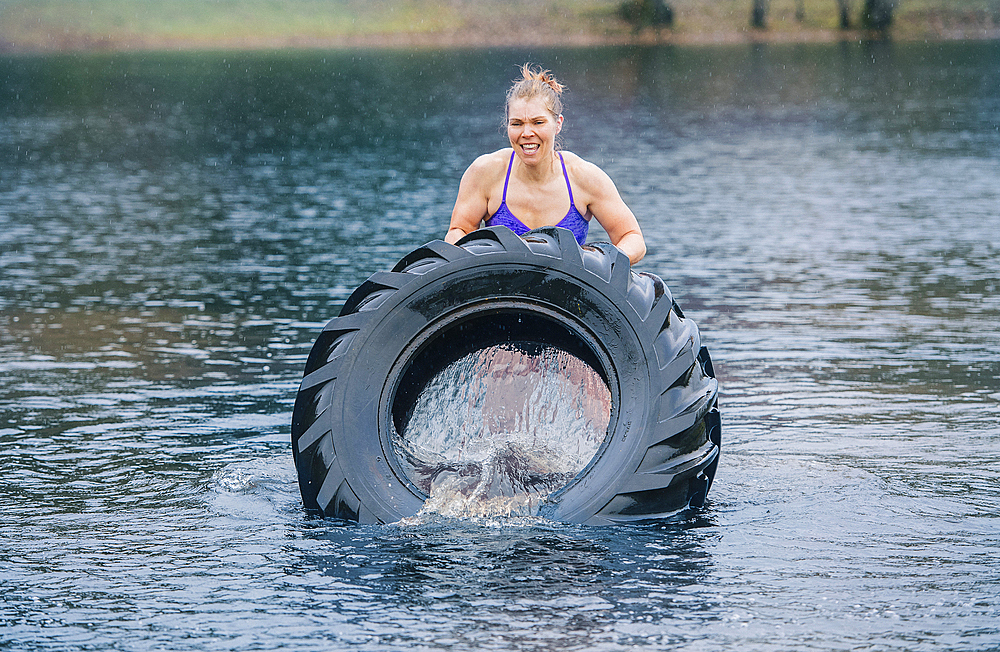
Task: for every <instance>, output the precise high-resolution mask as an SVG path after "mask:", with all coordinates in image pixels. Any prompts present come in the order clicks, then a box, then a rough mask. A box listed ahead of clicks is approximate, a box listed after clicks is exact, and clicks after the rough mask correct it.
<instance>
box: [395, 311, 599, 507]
mask: <svg viewBox="0 0 1000 652" xmlns="http://www.w3.org/2000/svg"><path fill="white" fill-rule="evenodd" d="M611 410H612V394H611V391H610V389H609V382H608V374H607V372H606V370H605V369H604V366H603V365H602V364H601V362H600V359H599V358H598V356H597V355H596V354H595V352H594V349H593V348H592V347H591V346H590V345H589V344H588V343H587V342H586V341H585V340H584V339H583V338H582V337H581V336H580V335H579V334H578V333H575V332H573V331H572V330H571V329H569V328H568V327H567V326H566V325H565V324H564V323H561V322H559V321H557V320H555V319H552V318H549V317H548V316H543V315H539V314H531V313H528V314H525V313H523V312H514V311H502V310H501V311H495V310H491V311H490V312H489V313H488V314H478V315H473V316H471V317H468V318H465V319H460V320H458V321H457V322H456V323H452V324H450V325H449V326H448V327H446V328H444V329H442V330H440V331H438V332H436V333H434V334H433V335H431V337H430V338H429V339H428V340H427V341H426V342H425V343H424V344H423V345H422V347H421V349H420V350H419V351H418V353H417V354H416V355H415V356H414V358H413V360H412V361H411V362H410V363H409V366H408V368H407V369H406V371H405V372H404V373H403V374H402V377H401V379H400V382H399V384H398V386H397V390H396V395H395V398H394V401H393V404H392V421H393V428H392V431H391V435H390V437H391V446H392V449H393V452H394V454H395V458H396V461H397V463H398V468H399V470H400V471H402V473H403V475H404V476H406V478H407V479H408V480H409V482H410V483H411V484H412V485H413V486H415V487H416V488H417V489H419V490H420V491H421V492H423V493H424V494H426V495H427V497H428V498H427V500H426V501H425V503H424V509H423V510H422V511H423V512H425V513H426V512H431V513H437V514H442V515H446V516H486V517H489V516H526V515H532V514H534V513H536V511H537V508H538V506H539V504H540V503H541V502H542V501H543V500H544V498H545V497H546V496H548V495H549V494H551V493H552V492H554V491H557V490H559V489H561V488H562V487H564V486H566V484H568V483H569V482H570V481H571V480H572V479H573V478H575V477H576V476H577V475H578V474H579V473H580V472H581V471H582V470H583V469H584V468H586V466H587V465H588V464H589V463H590V462H591V460H592V459H593V458H594V457H595V455H597V453H598V452H599V450H600V448H601V445H602V444H603V442H604V439H605V437H606V435H607V432H608V424H609V422H610V420H611Z"/></svg>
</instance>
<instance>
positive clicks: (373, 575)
mask: <svg viewBox="0 0 1000 652" xmlns="http://www.w3.org/2000/svg"><path fill="white" fill-rule="evenodd" d="M525 60H531V61H535V62H538V63H541V64H542V65H544V66H545V67H548V68H552V69H554V70H555V71H556V73H557V74H559V75H560V76H561V77H562V78H564V80H565V81H566V83H567V84H568V86H569V89H570V92H569V95H568V96H567V97H566V111H565V113H566V123H565V128H564V129H563V132H562V135H563V137H564V139H565V145H566V147H567V149H570V150H573V151H576V152H578V153H579V154H581V155H583V156H584V157H586V158H588V159H591V160H593V161H595V162H596V163H598V164H600V165H601V166H602V167H603V168H604V169H606V170H607V171H608V172H609V173H610V174H611V176H612V177H613V178H614V179H615V181H616V183H617V185H618V187H619V189H620V190H621V192H622V194H623V196H624V197H625V199H626V200H627V201H628V203H629V205H630V206H631V207H632V208H633V210H634V211H635V213H636V214H637V216H638V218H639V220H640V223H641V225H642V228H643V231H644V234H645V235H646V238H647V242H648V245H649V254H648V255H647V257H646V258H645V259H644V260H643V261H642V263H640V266H639V267H640V269H646V270H648V271H651V272H654V273H656V274H658V275H659V276H661V277H662V278H663V279H664V280H665V281H666V282H667V284H668V285H670V287H671V290H672V292H673V295H674V296H675V298H677V300H678V302H679V303H680V305H681V306H682V307H683V308H684V310H685V312H686V313H687V314H688V315H690V316H692V317H693V318H694V319H695V320H696V321H697V322H698V324H699V326H700V327H701V331H702V336H703V339H704V341H705V343H706V344H707V345H708V346H709V347H710V349H711V351H712V356H713V360H714V362H715V367H716V371H717V372H718V375H719V380H720V384H721V387H722V389H723V395H722V396H721V403H722V408H723V419H724V421H725V431H726V442H725V446H724V453H723V458H722V463H721V464H720V466H719V472H718V475H717V477H716V481H715V483H714V485H713V488H712V492H711V495H710V496H709V500H710V504H709V505H708V507H707V508H706V510H705V511H704V512H703V513H701V514H700V515H684V516H681V517H679V518H678V519H675V520H674V521H672V522H669V523H664V524H661V525H659V526H657V527H650V528H635V527H621V528H606V529H597V528H585V527H581V526H567V525H561V524H556V523H548V522H544V521H538V520H533V519H531V518H521V519H512V520H508V521H499V520H496V521H491V520H480V521H474V520H471V519H462V520H455V519H448V518H445V517H442V516H440V515H437V516H433V517H431V516H430V515H428V516H427V518H424V519H421V520H419V521H418V522H415V523H411V524H397V525H393V526H388V527H381V528H375V527H357V526H345V525H343V524H340V523H335V522H328V521H322V520H314V519H311V518H308V517H306V516H305V515H304V514H303V513H302V508H301V501H300V499H299V496H298V488H297V486H296V480H295V473H294V468H293V466H292V461H291V454H290V450H289V442H288V437H289V434H288V430H289V421H290V412H291V409H292V403H293V400H294V396H295V391H296V387H297V386H298V383H299V380H300V378H301V373H302V368H303V366H304V364H305V359H306V356H307V354H308V351H309V349H310V348H311V346H312V342H313V341H314V340H315V337H316V335H317V333H318V332H319V330H320V329H321V328H322V325H323V324H324V323H325V322H326V321H327V320H328V319H329V318H330V317H332V316H334V315H336V314H337V312H338V310H339V307H340V305H341V304H342V302H343V301H344V300H345V299H346V297H347V296H348V295H349V294H350V292H351V291H352V290H353V289H354V288H355V287H357V285H359V284H360V283H361V282H362V281H363V280H364V279H365V278H367V276H368V275H369V274H371V273H372V272H374V271H377V270H387V269H390V268H391V267H392V266H393V264H394V263H395V262H396V261H397V260H398V259H399V258H401V257H402V256H403V255H405V254H406V253H408V252H409V251H411V250H412V249H414V248H415V247H417V246H419V245H421V244H423V243H424V242H426V241H428V240H431V239H433V238H436V237H440V236H441V235H442V234H443V233H444V229H445V228H446V225H447V222H448V217H449V216H450V212H451V205H452V203H453V201H454V197H455V193H456V191H457V182H458V179H459V177H460V175H461V173H462V171H463V170H464V169H465V168H466V166H467V165H468V164H469V163H470V162H471V160H472V159H473V157H474V156H475V155H476V154H478V153H480V152H485V151H489V150H491V149H494V148H497V147H500V146H502V145H503V144H504V143H503V137H502V135H501V134H500V133H498V129H497V125H498V123H499V121H500V115H501V114H500V109H501V106H502V101H503V98H502V92H503V89H504V88H506V86H507V84H508V83H509V80H510V79H511V78H512V77H513V76H514V75H515V74H516V69H517V68H516V66H517V65H518V64H520V63H523V62H524V61H525ZM998 60H1000V50H998V45H997V44H996V43H990V42H985V43H951V44H898V43H897V44H893V43H880V44H868V43H861V44H859V43H844V44H831V45H815V46H812V45H788V46H766V45H758V46H732V47H718V48H713V47H699V48H685V47H662V48H647V49H643V48H597V49H581V50H540V51H533V52H529V51H489V52H487V51H483V52H470V51H466V52H436V51H425V52H413V53H404V52H389V53H374V52H361V51H358V52H341V53H329V52H306V53H255V54H248V53H232V52H229V53H221V54H207V53H206V54H196V55H192V54H163V55H152V54H148V55H123V54H95V55H78V56H71V57H70V56H67V57H0V280H2V282H0V447H2V450H3V455H2V456H0V478H2V479H3V481H2V482H0V559H3V564H2V565H0V593H2V595H3V599H2V601H0V647H2V648H10V649H18V650H52V649H84V648H86V649H95V650H110V649H127V650H140V649H171V650H199V651H201V650H205V649H221V650H227V649H232V650H246V649H255V648H256V649H281V648H288V647H295V648H296V649H300V650H329V649H352V650H373V651H374V650H377V651H379V652H382V651H383V650H386V649H398V650H416V649H451V650H473V649H475V650H510V649H520V650H560V649H562V650H603V651H618V650H631V649H635V648H637V647H638V648H642V647H647V648H651V649H716V648H725V649H730V648H731V649H741V650H743V649H746V650H757V651H769V650H775V651H777V650H788V649H801V648H803V647H808V648H813V649H877V650H883V651H891V650H899V651H904V650H905V651H906V652H912V651H913V650H936V649H949V650H986V649H995V648H997V647H1000V627H998V625H997V623H998V622H1000V599H998V597H997V596H1000V563H998V560H997V558H996V551H997V550H998V549H1000V534H998V533H1000V517H998V514H1000V503H998V498H997V492H996V487H997V484H998V482H1000V456H998V452H997V451H998V450H1000V445H998V444H1000V428H998V425H997V424H998V423H1000V366H998V365H1000V363H998V361H1000V339H998V338H997V326H996V325H997V323H998V322H1000V300H998V299H997V289H998V285H1000V275H998V273H997V265H996V261H997V259H998V255H1000V185H998V183H997V179H1000V129H998V125H1000V66H997V65H996V62H997V61H998ZM591 238H592V239H601V233H600V229H599V228H598V227H597V226H596V225H595V227H594V228H593V229H592V234H591Z"/></svg>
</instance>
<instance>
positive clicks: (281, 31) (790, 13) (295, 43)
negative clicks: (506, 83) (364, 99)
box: [0, 0, 1000, 52]
mask: <svg viewBox="0 0 1000 652" xmlns="http://www.w3.org/2000/svg"><path fill="white" fill-rule="evenodd" d="M619 1H620V0H478V1H477V0H395V1H393V0H0V50H7V51H14V52H30V51H60V50H93V49H110V50H118V49H196V48H208V49H217V48H285V47H349V46H387V47H393V46H396V47H420V46H434V47H438V46H463V47H468V46H472V47H475V46H498V45H546V44H553V45H557V44H564V45H572V44H578V45H585V44H597V43H627V42H655V41H673V42H681V43H684V42H688V43H711V42H734V41H741V40H772V41H817V40H835V39H842V38H858V37H859V36H861V34H860V33H859V32H855V31H847V32H844V31H842V30H840V29H839V27H838V14H837V3H836V1H835V0H770V2H769V10H768V20H767V28H766V29H764V30H751V29H750V28H749V26H748V25H749V16H750V4H751V0H669V2H670V4H671V6H672V7H673V9H674V25H673V26H672V27H671V28H669V29H664V30H659V31H655V30H651V29H646V30H642V31H640V32H638V33H636V32H635V31H634V30H633V29H632V27H631V26H630V25H629V24H627V23H625V22H624V21H622V20H621V19H619V18H618V15H617V11H616V9H617V7H618V4H619ZM861 4H862V0H851V5H852V8H851V11H852V20H854V21H855V24H856V23H857V22H858V18H859V16H860V12H861ZM797 10H798V11H797ZM797 14H800V15H802V18H801V19H800V18H799V17H797ZM891 35H892V37H893V38H896V39H900V40H913V39H951V38H998V37H1000V0H901V2H900V4H899V7H898V9H897V10H896V14H895V23H894V25H893V27H892V29H891Z"/></svg>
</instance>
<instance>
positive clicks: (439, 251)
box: [292, 227, 721, 524]
mask: <svg viewBox="0 0 1000 652" xmlns="http://www.w3.org/2000/svg"><path fill="white" fill-rule="evenodd" d="M524 341H528V342H536V343H538V344H539V345H545V346H550V347H555V348H556V349H558V350H560V351H564V352H567V353H568V354H570V355H572V356H574V357H575V358H578V359H579V360H581V361H583V362H584V363H586V364H587V365H588V366H589V367H591V368H593V369H594V370H595V371H596V372H597V374H599V375H600V378H601V379H602V380H603V382H604V383H605V384H606V385H607V388H608V390H609V393H610V404H611V406H610V417H609V421H608V425H607V433H606V436H605V437H604V440H603V442H602V443H600V446H599V448H597V452H596V453H595V454H594V455H593V457H592V459H590V461H589V462H588V463H586V465H585V466H584V467H583V468H582V470H580V471H579V472H578V473H576V474H575V476H573V477H572V478H571V479H569V480H568V481H567V482H566V483H565V484H562V485H561V486H560V487H558V488H556V489H555V490H553V491H552V492H551V493H548V494H547V495H546V496H545V497H544V499H543V500H542V501H541V502H540V504H539V506H538V510H537V513H538V514H539V515H540V516H543V517H546V518H549V519H552V520H558V521H565V522H577V523H586V524H611V523H623V522H634V521H645V520H651V519H658V518H663V517H666V516H670V515H672V514H675V513H677V512H678V511H681V510H683V509H685V508H688V507H700V506H701V505H702V504H703V503H704V501H705V497H706V494H707V493H708V490H709V488H710V486H711V484H712V480H713V477H714V475H715V470H716V467H717V464H718V459H719V450H720V445H721V423H720V417H719V410H718V405H717V394H718V383H717V382H716V380H715V377H714V376H715V374H714V371H713V368H712V362H711V359H710V357H709V354H708V351H707V350H706V349H705V348H703V347H702V346H701V338H700V335H699V331H698V328H697V326H696V325H695V324H694V322H693V321H691V320H690V319H686V318H685V317H684V315H683V313H682V312H681V310H680V308H679V307H678V306H677V304H676V303H674V301H673V298H672V296H671V293H670V291H669V289H668V288H667V287H666V286H665V285H664V284H663V282H662V281H661V280H660V279H659V278H658V277H656V276H654V275H652V274H648V273H636V272H633V271H632V270H631V267H630V265H629V261H628V258H627V257H626V256H625V255H624V254H623V253H622V252H620V251H619V250H618V249H617V248H615V247H614V246H612V245H610V244H606V243H599V244H596V245H584V246H582V247H581V246H580V245H578V244H577V242H576V240H575V239H574V238H573V235H572V234H571V233H570V232H569V231H567V230H565V229H559V228H555V227H550V228H544V229H539V230H536V231H532V232H530V233H528V234H525V235H524V236H522V237H518V236H517V235H515V234H514V233H513V232H511V231H510V230H508V229H506V228H504V227H493V228H487V229H480V230H478V231H475V232H474V233H471V234H469V235H467V236H466V237H464V238H463V239H462V240H460V241H459V242H458V243H457V245H450V244H446V243H444V242H442V241H439V240H435V241H433V242H430V243H428V244H426V245H424V246H423V247H420V248H418V249H416V250H415V251H413V252H411V253H410V254H409V255H407V256H405V257H404V258H403V259H402V260H401V261H399V263H398V264H397V265H396V266H395V267H394V268H393V269H392V271H389V272H379V273H376V274H374V275H372V276H371V277H370V278H369V279H368V280H367V281H365V282H364V283H363V284H362V285H361V286H360V287H358V288H357V290H355V291H354V293H353V294H352V295H351V296H350V298H349V299H348V300H347V302H346V303H345V305H344V306H343V309H342V311H341V314H340V316H339V317H336V318H334V319H332V320H331V321H330V322H329V323H328V324H327V326H326V327H325V328H324V330H323V332H322V333H321V334H320V336H319V337H318V339H317V341H316V343H315V345H314V347H313V349H312V352H311V353H310V355H309V358H308V361H307V363H306V368H305V374H304V378H303V381H302V384H301V386H300V388H299V392H298V396H297V398H296V401H295V408H294V413H293V417H292V449H293V455H294V458H295V465H296V469H297V471H298V478H299V486H300V489H301V492H302V498H303V502H304V504H305V507H306V509H307V510H309V511H312V512H317V513H321V514H323V515H325V516H328V517H335V518H341V519H348V520H355V521H360V522H362V523H391V522H395V521H398V520H400V519H401V518H404V517H409V516H412V515H414V514H416V513H417V512H418V511H419V510H420V509H421V507H422V506H423V505H424V503H425V501H426V500H427V499H428V491H427V487H426V486H424V485H421V483H420V482H419V481H417V480H416V479H415V478H414V477H413V473H412V469H411V468H410V467H409V466H408V464H407V463H406V461H405V460H404V459H403V457H404V455H403V454H402V453H401V452H400V451H399V450H398V447H397V444H396V443H394V441H398V439H394V433H397V432H399V431H401V430H402V429H403V428H405V427H406V422H407V419H408V418H409V417H410V415H411V414H412V413H413V410H414V404H415V403H416V401H417V400H418V397H419V395H420V392H421V391H422V390H423V389H424V388H425V387H426V386H427V385H428V383H429V382H430V380H431V379H432V378H434V377H435V374H437V373H438V372H440V370H441V369H443V368H444V367H445V366H446V365H448V364H450V363H452V362H454V361H455V360H458V359H459V358H460V357H461V356H463V355H467V354H470V353H474V352H476V351H479V350H482V349H485V348H486V347H490V346H496V345H504V343H505V342H524Z"/></svg>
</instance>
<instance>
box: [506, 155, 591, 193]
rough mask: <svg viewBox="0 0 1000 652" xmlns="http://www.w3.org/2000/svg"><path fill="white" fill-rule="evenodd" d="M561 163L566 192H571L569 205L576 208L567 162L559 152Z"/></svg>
mask: <svg viewBox="0 0 1000 652" xmlns="http://www.w3.org/2000/svg"><path fill="white" fill-rule="evenodd" d="M512 162H513V161H512ZM559 162H560V163H562V169H563V178H564V179H566V190H568V191H569V205H570V207H573V206H576V203H574V201H573V186H571V185H569V174H568V173H567V172H566V161H565V160H564V159H563V155H562V152H559ZM507 174H508V175H509V174H510V172H509V171H508V172H507ZM506 196H507V189H506V187H505V188H504V197H506Z"/></svg>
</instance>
